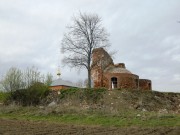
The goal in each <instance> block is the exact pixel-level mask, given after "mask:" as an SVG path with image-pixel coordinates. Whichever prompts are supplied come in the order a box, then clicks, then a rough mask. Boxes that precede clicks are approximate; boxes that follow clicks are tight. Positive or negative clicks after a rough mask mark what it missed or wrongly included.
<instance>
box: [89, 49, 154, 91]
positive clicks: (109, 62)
mask: <svg viewBox="0 0 180 135" xmlns="http://www.w3.org/2000/svg"><path fill="white" fill-rule="evenodd" d="M91 69H92V70H91V76H92V80H93V83H94V87H95V88H97V87H105V88H108V89H110V90H112V89H138V90H152V84H151V80H148V79H140V78H139V76H138V75H135V74H133V73H132V72H130V71H129V70H127V69H126V66H125V64H124V63H118V64H114V62H113V59H112V58H111V56H110V55H109V54H108V53H107V52H106V51H105V50H104V49H103V48H96V49H94V50H93V54H92V66H91Z"/></svg>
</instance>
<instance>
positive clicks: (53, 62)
mask: <svg viewBox="0 0 180 135" xmlns="http://www.w3.org/2000/svg"><path fill="white" fill-rule="evenodd" d="M179 5H180V1H179V0H173V1H170V0H158V1H157V0H151V1H144V0H139V1H134V0H126V1H124V0H113V1H110V0H99V1H95V0H78V1H74V0H66V1H59V0H53V1H49V0H38V1H37V0H31V1H29V0H16V1H14V0H8V1H7V0H1V1H0V13H1V14H0V29H1V31H0V75H3V74H4V73H5V72H6V71H7V70H8V68H10V67H11V66H16V67H20V68H26V67H27V66H33V65H34V66H37V67H38V68H39V70H41V71H42V72H51V73H52V74H53V75H54V76H55V75H56V70H57V68H58V65H59V66H60V68H61V72H62V78H65V80H71V81H76V80H79V79H85V78H86V75H87V74H86V72H85V70H83V69H82V71H81V73H79V74H78V73H77V72H76V70H71V69H69V68H68V67H63V66H62V63H61V60H62V58H63V56H64V55H63V54H61V53H60V51H59V49H60V43H61V40H62V36H63V34H64V32H66V26H67V25H68V24H70V23H71V21H72V16H74V15H76V14H77V13H79V12H88V13H89V12H90V13H97V14H98V15H99V16H100V17H102V25H103V26H105V28H106V29H107V31H108V32H109V33H110V42H111V45H112V46H111V48H110V49H111V50H118V53H117V54H116V55H115V59H114V61H115V63H119V62H124V63H125V64H126V67H127V68H128V69H129V70H130V71H131V72H132V73H135V74H137V75H139V76H140V78H149V79H151V80H152V83H153V89H155V90H161V91H179V92H180V84H179V82H180V78H179V73H180V72H179V71H180V70H179V69H180V55H179V52H180V24H179V23H177V21H178V20H180V16H179V12H180V8H179ZM72 76H73V79H72Z"/></svg>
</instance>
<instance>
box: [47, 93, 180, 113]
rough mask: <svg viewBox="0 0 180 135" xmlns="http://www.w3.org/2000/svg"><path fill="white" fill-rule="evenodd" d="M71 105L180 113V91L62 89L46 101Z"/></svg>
mask: <svg viewBox="0 0 180 135" xmlns="http://www.w3.org/2000/svg"><path fill="white" fill-rule="evenodd" d="M52 102H54V103H55V105H56V106H58V105H60V106H61V107H63V106H64V107H65V108H68V107H70V108H71V107H73V108H78V109H79V110H88V109H91V110H98V111H104V112H109V113H113V112H120V111H122V110H139V111H155V112H160V113H180V93H162V92H156V91H137V90H136V91H130V90H113V91H108V90H100V91H99V90H73V91H72V90H64V91H62V92H61V94H60V95H56V94H54V95H53V96H52V94H51V95H50V96H49V97H48V100H47V101H46V103H48V104H49V103H52Z"/></svg>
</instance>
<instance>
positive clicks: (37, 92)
mask: <svg viewBox="0 0 180 135" xmlns="http://www.w3.org/2000/svg"><path fill="white" fill-rule="evenodd" d="M48 93H49V89H48V87H47V86H46V85H44V84H43V83H34V84H33V85H32V86H30V87H29V88H28V89H20V90H16V91H14V92H13V93H12V94H11V96H10V99H9V100H10V101H11V102H12V101H14V102H15V103H17V104H21V105H23V106H27V105H38V104H39V103H40V101H41V100H42V99H43V98H45V97H46V96H47V95H48Z"/></svg>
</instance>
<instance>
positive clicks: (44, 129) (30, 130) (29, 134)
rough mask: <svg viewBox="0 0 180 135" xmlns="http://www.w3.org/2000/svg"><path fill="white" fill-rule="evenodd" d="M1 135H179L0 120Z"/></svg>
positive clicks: (175, 130)
mask: <svg viewBox="0 0 180 135" xmlns="http://www.w3.org/2000/svg"><path fill="white" fill-rule="evenodd" d="M0 134H1V135H52V134H53V135H92V134H93V135H120V134H122V135H131V134H133V135H179V134H180V127H154V128H142V127H141V128H140V127H121V128H120V127H104V126H81V125H72V124H60V123H52V122H44V121H27V120H16V119H13V120H9V119H0Z"/></svg>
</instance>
